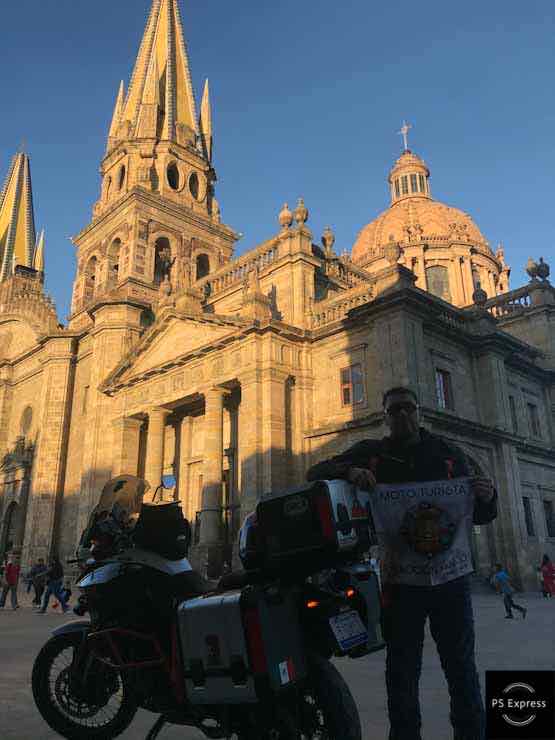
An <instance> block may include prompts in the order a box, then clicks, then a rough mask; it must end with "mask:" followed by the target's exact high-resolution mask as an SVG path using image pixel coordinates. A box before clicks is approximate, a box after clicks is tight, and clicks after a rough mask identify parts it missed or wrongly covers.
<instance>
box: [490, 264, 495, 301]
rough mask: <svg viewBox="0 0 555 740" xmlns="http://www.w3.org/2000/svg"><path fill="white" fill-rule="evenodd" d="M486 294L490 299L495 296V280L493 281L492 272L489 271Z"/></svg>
mask: <svg viewBox="0 0 555 740" xmlns="http://www.w3.org/2000/svg"><path fill="white" fill-rule="evenodd" d="M488 286H489V287H488V293H489V297H490V298H495V296H496V289H495V280H494V279H493V272H491V270H488Z"/></svg>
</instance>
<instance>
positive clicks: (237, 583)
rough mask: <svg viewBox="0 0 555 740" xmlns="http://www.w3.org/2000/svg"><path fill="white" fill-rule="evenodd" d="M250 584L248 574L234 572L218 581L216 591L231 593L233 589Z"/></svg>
mask: <svg viewBox="0 0 555 740" xmlns="http://www.w3.org/2000/svg"><path fill="white" fill-rule="evenodd" d="M249 583H250V576H249V573H247V572H245V571H236V572H235V573H226V575H225V576H222V577H221V578H220V580H219V581H218V585H217V587H216V591H219V592H222V591H233V590H234V589H239V588H244V587H245V586H248V585H249Z"/></svg>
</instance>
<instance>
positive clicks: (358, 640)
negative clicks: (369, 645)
mask: <svg viewBox="0 0 555 740" xmlns="http://www.w3.org/2000/svg"><path fill="white" fill-rule="evenodd" d="M330 627H331V629H332V632H333V634H334V635H335V639H336V640H337V643H338V645H339V647H340V648H341V650H345V651H347V650H351V649H352V648H354V647H356V646H357V645H362V644H364V643H366V642H368V632H367V631H366V627H365V626H364V624H363V623H362V619H361V618H360V616H359V615H358V613H357V612H354V611H348V612H343V614H339V615H338V616H337V617H331V619H330Z"/></svg>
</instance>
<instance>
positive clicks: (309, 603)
mask: <svg viewBox="0 0 555 740" xmlns="http://www.w3.org/2000/svg"><path fill="white" fill-rule="evenodd" d="M305 606H306V608H307V609H317V608H318V607H319V606H320V602H319V601H317V600H316V599H310V600H309V601H307V602H306V604H305Z"/></svg>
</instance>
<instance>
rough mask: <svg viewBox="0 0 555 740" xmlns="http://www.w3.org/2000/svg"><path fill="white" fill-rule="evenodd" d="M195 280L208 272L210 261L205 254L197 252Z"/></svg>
mask: <svg viewBox="0 0 555 740" xmlns="http://www.w3.org/2000/svg"><path fill="white" fill-rule="evenodd" d="M196 264H197V280H200V279H201V278H203V277H205V276H206V275H208V273H209V272H210V261H209V259H208V255H207V254H199V255H198V256H197V261H196Z"/></svg>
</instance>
